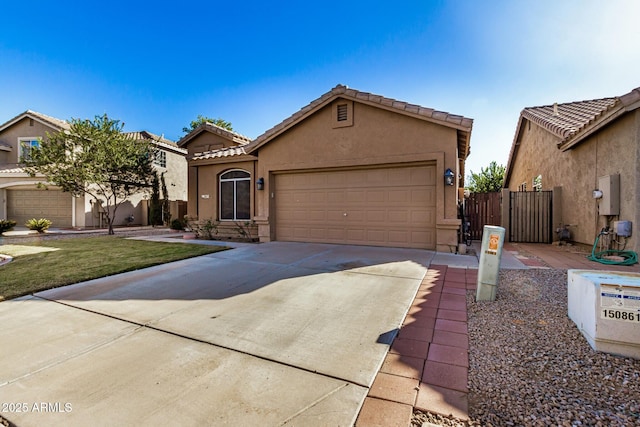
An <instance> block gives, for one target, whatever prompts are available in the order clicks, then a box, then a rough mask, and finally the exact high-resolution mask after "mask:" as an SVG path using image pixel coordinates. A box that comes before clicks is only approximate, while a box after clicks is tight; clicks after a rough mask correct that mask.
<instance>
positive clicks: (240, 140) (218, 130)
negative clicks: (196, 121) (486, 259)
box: [177, 122, 251, 147]
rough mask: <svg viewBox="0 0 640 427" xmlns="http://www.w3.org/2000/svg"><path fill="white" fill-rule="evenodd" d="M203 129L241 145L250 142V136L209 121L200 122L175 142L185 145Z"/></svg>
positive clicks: (181, 145)
mask: <svg viewBox="0 0 640 427" xmlns="http://www.w3.org/2000/svg"><path fill="white" fill-rule="evenodd" d="M205 131H206V132H211V133H215V134H216V135H220V136H222V137H224V138H227V139H229V140H231V141H233V142H235V143H237V144H241V145H246V144H248V143H249V142H251V138H249V137H248V136H244V135H241V134H239V133H237V132H234V131H230V130H228V129H225V128H223V127H220V126H218V125H215V124H213V123H210V122H205V123H202V124H200V125H199V126H198V127H196V128H195V129H193V130H192V131H191V132H189V133H188V134H186V135H185V136H183V137H182V138H180V140H179V141H178V142H177V144H178V146H179V147H183V146H185V145H186V144H187V143H188V142H189V141H191V140H192V139H193V138H195V137H196V136H198V135H200V134H201V133H202V132H205Z"/></svg>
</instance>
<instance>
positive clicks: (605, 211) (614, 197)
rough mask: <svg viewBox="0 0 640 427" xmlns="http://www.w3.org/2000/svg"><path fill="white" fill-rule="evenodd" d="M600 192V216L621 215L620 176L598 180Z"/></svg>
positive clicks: (603, 177)
mask: <svg viewBox="0 0 640 427" xmlns="http://www.w3.org/2000/svg"><path fill="white" fill-rule="evenodd" d="M598 190H600V191H602V198H601V199H600V204H599V207H598V213H599V214H600V215H620V175H618V174H615V175H607V176H601V177H600V178H598Z"/></svg>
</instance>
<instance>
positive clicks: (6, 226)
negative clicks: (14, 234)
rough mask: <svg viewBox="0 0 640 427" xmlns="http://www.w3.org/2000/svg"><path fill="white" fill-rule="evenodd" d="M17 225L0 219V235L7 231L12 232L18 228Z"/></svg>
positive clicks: (11, 221)
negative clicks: (14, 228)
mask: <svg viewBox="0 0 640 427" xmlns="http://www.w3.org/2000/svg"><path fill="white" fill-rule="evenodd" d="M16 224H17V222H15V221H13V220H11V219H0V234H2V233H4V232H5V231H9V230H11V229H12V228H13V227H15V226H16Z"/></svg>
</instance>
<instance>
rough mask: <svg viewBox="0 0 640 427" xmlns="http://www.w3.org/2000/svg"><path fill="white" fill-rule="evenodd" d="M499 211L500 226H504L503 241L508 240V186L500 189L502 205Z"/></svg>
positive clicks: (509, 208) (509, 211) (509, 202)
mask: <svg viewBox="0 0 640 427" xmlns="http://www.w3.org/2000/svg"><path fill="white" fill-rule="evenodd" d="M501 209H502V211H501V213H500V226H501V227H502V228H504V241H505V242H508V241H510V239H509V236H510V235H511V230H510V229H509V220H510V215H511V196H510V191H509V189H508V188H503V189H502V206H501Z"/></svg>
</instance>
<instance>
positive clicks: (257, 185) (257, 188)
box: [256, 178, 264, 190]
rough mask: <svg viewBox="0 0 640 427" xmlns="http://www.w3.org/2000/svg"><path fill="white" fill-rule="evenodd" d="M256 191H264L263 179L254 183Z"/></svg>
mask: <svg viewBox="0 0 640 427" xmlns="http://www.w3.org/2000/svg"><path fill="white" fill-rule="evenodd" d="M256 190H264V178H258V180H257V181H256Z"/></svg>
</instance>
